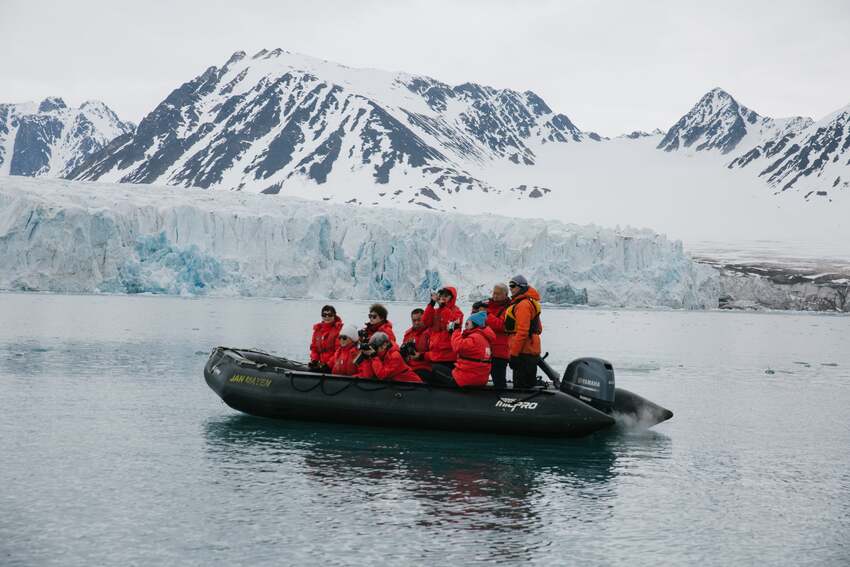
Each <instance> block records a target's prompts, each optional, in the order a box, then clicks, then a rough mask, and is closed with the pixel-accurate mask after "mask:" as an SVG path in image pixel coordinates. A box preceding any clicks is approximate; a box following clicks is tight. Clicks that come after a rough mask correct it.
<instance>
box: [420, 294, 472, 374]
mask: <svg viewBox="0 0 850 567" xmlns="http://www.w3.org/2000/svg"><path fill="white" fill-rule="evenodd" d="M456 301H457V289H456V288H454V287H450V286H447V287H444V288H443V289H441V290H440V291H438V292H436V293H432V294H431V301H430V303H428V306H427V307H425V311H424V312H423V313H422V323H423V324H424V325H425V326H426V327H427V328H429V329H430V330H431V336H430V340H429V348H428V353H427V355H426V356H425V359H426V360H427V361H428V362H430V363H431V365H432V366H431V367H432V370H437V369H438V367H439V370H440V373H441V375H447V374H448V375H450V374H451V371H452V369H453V368H454V365H455V361H456V360H457V355H456V354H455V352H454V350H452V338H451V334H452V332H453V331H454V330H455V329H460V328H461V325H462V324H463V312H462V311H461V310H460V309H459V308H458V307H457V306H456V305H455V303H456Z"/></svg>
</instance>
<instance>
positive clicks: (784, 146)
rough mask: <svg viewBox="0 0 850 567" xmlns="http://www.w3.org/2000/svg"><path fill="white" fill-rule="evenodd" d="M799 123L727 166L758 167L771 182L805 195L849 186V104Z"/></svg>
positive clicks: (838, 189)
mask: <svg viewBox="0 0 850 567" xmlns="http://www.w3.org/2000/svg"><path fill="white" fill-rule="evenodd" d="M800 126H801V127H795V128H791V129H788V130H786V131H785V132H779V133H777V134H776V135H775V136H773V137H772V138H769V139H767V140H765V141H763V142H762V143H760V144H759V145H757V146H756V147H754V148H752V149H751V150H749V151H748V152H746V153H744V154H742V155H741V156H739V157H738V158H736V159H734V160H733V161H732V162H731V163H730V164H729V167H730V168H733V167H749V168H752V169H758V170H759V176H760V177H762V178H764V179H766V180H767V182H768V183H769V184H770V185H771V186H773V187H776V188H777V189H778V190H780V191H785V190H787V189H791V188H792V187H796V188H798V189H801V190H805V191H806V193H805V197H806V199H808V198H810V197H811V196H812V195H813V194H815V195H816V196H818V197H827V196H828V195H829V194H830V192H834V191H843V190H845V189H846V188H848V187H850V105H848V106H845V107H844V108H842V109H840V110H837V111H836V112H833V113H832V114H830V115H829V116H827V117H825V118H823V119H822V120H819V121H818V122H815V123H812V122H808V123H806V124H804V125H800Z"/></svg>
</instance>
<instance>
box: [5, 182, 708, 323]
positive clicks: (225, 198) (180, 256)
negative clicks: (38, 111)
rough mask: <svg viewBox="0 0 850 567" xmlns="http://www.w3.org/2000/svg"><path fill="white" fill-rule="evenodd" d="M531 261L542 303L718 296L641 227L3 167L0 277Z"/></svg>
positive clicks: (371, 278) (306, 277)
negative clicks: (70, 177) (45, 175)
mask: <svg viewBox="0 0 850 567" xmlns="http://www.w3.org/2000/svg"><path fill="white" fill-rule="evenodd" d="M516 273H523V274H525V275H526V276H527V277H528V279H529V280H530V281H531V282H532V283H533V284H534V285H535V286H536V287H537V288H538V289H539V290H540V291H541V293H542V295H543V299H544V300H545V301H548V302H551V303H562V304H564V303H572V304H576V303H586V304H589V305H607V306H629V307H643V306H646V307H648V306H667V307H675V308H712V307H716V306H717V301H718V298H719V296H720V295H721V293H722V290H721V289H720V286H719V283H718V282H719V278H718V275H717V272H716V270H714V269H713V268H710V267H708V266H704V265H700V264H697V263H695V262H694V261H692V260H691V258H690V257H689V256H688V255H687V254H686V253H685V252H684V251H683V249H682V245H681V243H679V242H671V241H669V240H667V239H666V238H665V237H664V236H661V235H658V234H655V233H653V232H651V231H648V230H634V229H626V230H612V229H604V228H599V227H595V226H576V225H568V224H564V223H561V222H557V221H544V220H528V219H512V218H507V217H500V216H493V215H474V216H471V215H459V214H447V213H434V212H429V211H422V212H418V211H399V210H393V209H384V208H366V207H352V206H345V205H331V204H327V203H322V202H317V201H307V200H300V199H294V198H281V197H277V198H273V199H272V198H269V197H268V196H263V195H255V194H243V193H238V192H210V191H203V190H194V189H176V188H166V187H157V186H151V185H145V186H139V185H129V184H121V185H117V184H104V183H84V182H75V181H64V180H48V179H28V178H23V177H3V178H0V289H6V290H45V291H61V292H98V291H100V292H118V293H144V292H150V293H168V294H189V295H192V294H213V295H246V296H271V297H294V298H299V297H304V298H331V299H382V300H421V299H424V298H425V297H427V296H428V294H429V291H430V290H431V289H434V288H438V287H439V286H441V285H444V284H453V285H456V286H458V288H459V290H460V293H461V295H462V296H463V297H464V298H466V299H475V298H479V297H482V296H484V295H486V294H487V293H488V292H489V290H490V288H491V286H492V284H493V283H495V282H499V281H506V280H507V279H509V278H510V277H511V276H512V275H514V274H516Z"/></svg>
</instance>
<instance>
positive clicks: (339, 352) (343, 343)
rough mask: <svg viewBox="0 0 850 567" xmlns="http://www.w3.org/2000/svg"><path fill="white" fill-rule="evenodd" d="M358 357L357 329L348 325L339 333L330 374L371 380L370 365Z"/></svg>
mask: <svg viewBox="0 0 850 567" xmlns="http://www.w3.org/2000/svg"><path fill="white" fill-rule="evenodd" d="M359 355H360V349H359V348H357V327H355V326H354V325H351V324H348V325H346V326H344V327H343V328H342V330H341V331H340V332H339V345H338V346H337V348H336V352H335V353H334V357H333V360H332V361H331V373H332V374H339V375H341V376H356V377H358V378H371V377H372V365H371V364H369V362H368V361H367V360H365V359H364V358H363V357H360V356H359Z"/></svg>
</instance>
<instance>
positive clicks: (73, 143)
mask: <svg viewBox="0 0 850 567" xmlns="http://www.w3.org/2000/svg"><path fill="white" fill-rule="evenodd" d="M132 130H133V124H130V123H128V122H123V121H121V120H120V119H119V118H118V116H116V115H115V113H114V112H113V111H112V110H111V109H110V108H109V107H108V106H106V105H105V104H103V103H102V102H99V101H95V100H91V101H86V102H84V103H83V104H82V105H80V107H79V108H69V107H68V106H67V105H66V104H65V102H64V101H63V100H62V99H61V98H58V97H49V98H46V99H44V100H43V101H41V103H39V104H35V103H22V104H0V175H28V176H47V177H63V176H65V175H67V174H69V173H70V172H71V171H72V170H73V169H74V168H76V167H77V166H79V165H80V164H81V163H82V162H84V161H85V160H87V159H89V158H90V157H91V156H92V155H93V154H95V153H97V152H98V151H100V150H101V149H103V148H104V147H105V146H106V145H107V144H108V143H109V141H110V140H112V139H113V138H115V137H117V136H120V135H122V134H126V133H128V132H131V131H132Z"/></svg>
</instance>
